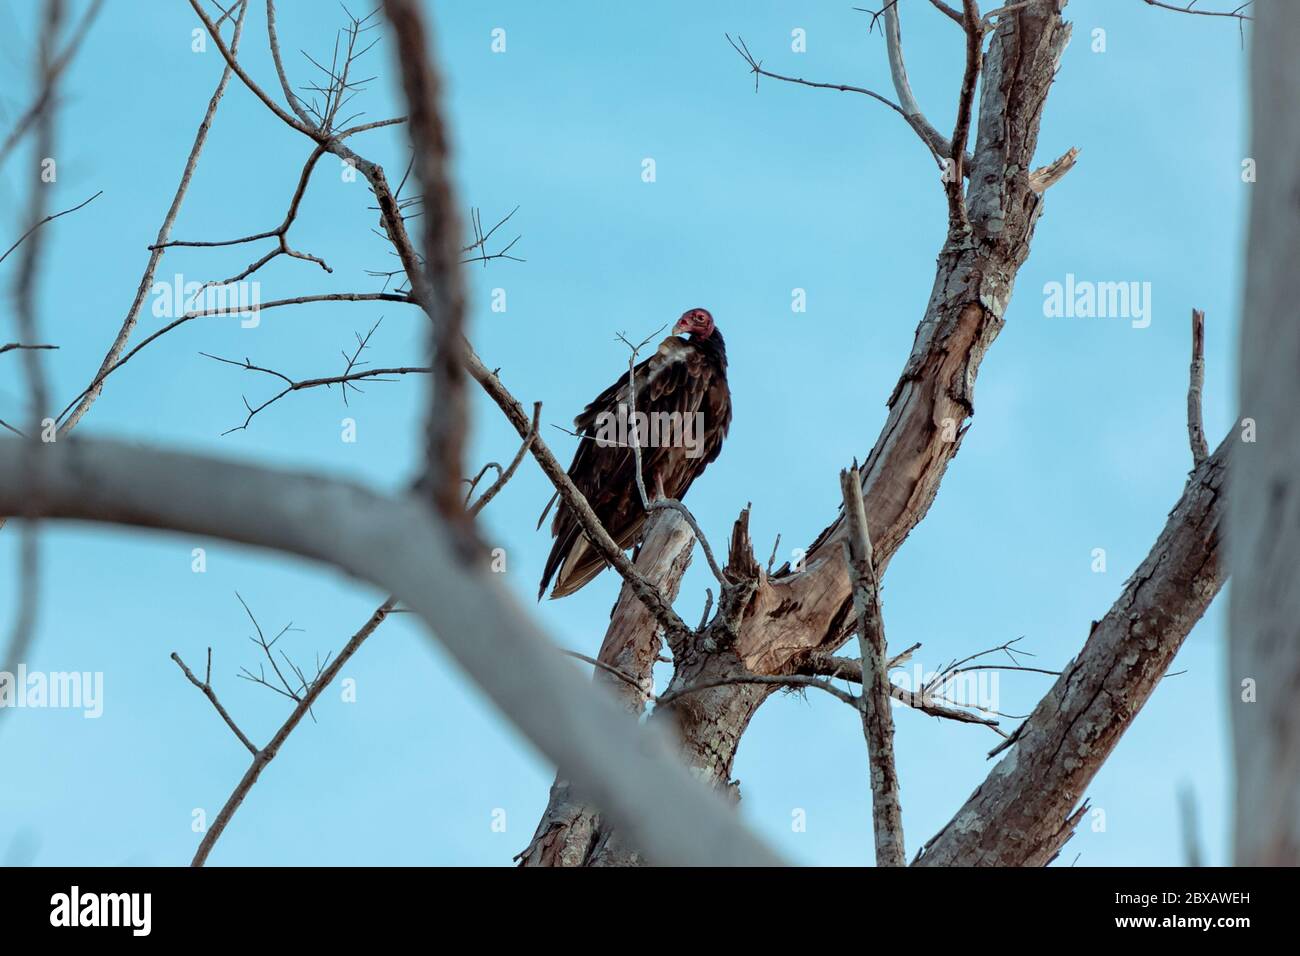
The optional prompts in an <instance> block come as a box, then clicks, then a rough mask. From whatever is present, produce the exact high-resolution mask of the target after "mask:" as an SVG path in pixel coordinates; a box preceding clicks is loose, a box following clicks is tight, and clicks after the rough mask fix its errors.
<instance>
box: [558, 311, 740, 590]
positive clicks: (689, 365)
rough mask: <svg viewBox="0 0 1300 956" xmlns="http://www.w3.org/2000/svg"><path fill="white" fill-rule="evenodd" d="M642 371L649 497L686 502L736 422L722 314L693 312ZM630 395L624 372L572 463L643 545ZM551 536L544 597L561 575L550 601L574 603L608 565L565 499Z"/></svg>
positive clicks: (577, 422) (596, 408)
mask: <svg viewBox="0 0 1300 956" xmlns="http://www.w3.org/2000/svg"><path fill="white" fill-rule="evenodd" d="M679 332H685V333H688V338H685V339H683V338H678V337H677V333H679ZM634 372H635V374H636V410H637V416H636V423H637V427H638V431H639V433H640V442H639V444H640V446H641V474H642V476H643V477H644V479H645V486H646V491H647V493H648V494H649V495H650V497H651V499H652V500H653V499H654V498H655V497H656V496H657V495H656V490H657V489H662V494H663V496H664V497H667V498H677V499H679V500H680V499H681V498H683V497H684V496H685V495H686V491H687V489H689V488H690V487H691V483H692V482H693V481H695V479H696V478H698V477H699V476H700V475H701V474H702V473H703V472H704V469H705V468H706V467H708V465H709V463H710V462H712V461H713V460H714V459H716V458H717V457H718V453H719V452H720V451H721V450H722V440H723V439H724V438H725V437H726V435H727V428H728V427H729V426H730V424H731V392H730V390H729V389H728V387H727V349H726V344H725V343H724V342H723V340H722V333H720V332H719V331H718V330H717V328H716V327H715V326H714V324H713V316H711V315H710V314H709V313H708V311H707V310H705V309H691V310H690V311H688V312H686V313H684V314H683V315H682V317H681V318H680V319H678V320H677V324H676V325H675V326H673V335H671V336H669V337H668V338H666V339H664V340H663V342H661V343H660V344H659V348H658V349H657V350H656V351H655V353H654V355H652V356H650V357H649V358H648V359H646V360H645V361H644V362H641V363H640V364H639V365H637V366H636V368H635V369H634ZM628 398H629V395H628V387H627V373H626V372H624V373H623V376H622V377H621V378H620V379H619V380H618V381H617V382H615V383H614V384H613V385H611V386H610V387H609V388H607V389H605V391H603V392H601V393H600V395H599V396H597V398H596V399H595V401H593V402H592V403H591V404H590V405H588V406H587V407H586V409H584V410H583V412H582V414H581V415H579V416H578V417H577V418H575V419H574V428H575V430H576V431H577V432H578V434H579V435H581V436H582V438H581V440H580V442H579V445H578V450H577V452H576V453H575V454H574V456H573V464H571V465H570V466H569V477H570V478H572V479H573V483H574V484H575V485H577V487H578V490H579V491H581V492H582V493H583V494H584V495H585V496H586V498H587V500H588V501H589V502H590V503H591V507H592V510H593V511H595V512H596V516H597V517H598V518H600V521H601V523H602V524H603V525H604V527H605V529H606V530H607V531H608V532H609V533H610V536H611V537H612V538H613V539H614V541H615V542H616V543H617V544H618V546H619V547H620V548H629V547H631V546H632V545H633V544H634V543H635V541H636V538H637V535H638V533H639V532H640V531H641V526H642V525H643V524H644V523H645V518H646V512H645V508H644V507H643V506H642V504H641V496H640V493H639V491H638V490H637V486H636V478H635V463H636V459H635V457H634V455H633V452H632V448H631V434H632V429H631V420H630V416H629V409H628ZM643 414H644V416H645V417H644V418H642V415H643ZM552 501H554V499H552ZM548 508H549V505H548ZM545 517H546V512H545V511H543V512H542V519H543V520H544V519H545ZM540 523H541V522H540V521H539V522H538V524H539V525H540ZM551 534H552V535H553V536H554V537H555V544H554V545H553V546H552V548H551V553H550V556H549V557H548V558H547V559H546V568H545V570H544V572H543V574H542V583H541V588H540V589H539V590H538V593H537V596H538V598H539V599H540V598H541V596H542V595H543V594H545V593H546V587H547V585H548V584H550V582H551V579H552V578H554V579H555V588H554V590H552V592H551V597H552V598H558V597H565V596H566V595H569V594H572V593H573V592H574V591H577V590H578V589H579V588H581V587H582V586H583V585H585V584H586V583H587V582H588V581H590V580H591V579H592V578H594V577H595V576H596V575H598V574H599V573H600V572H601V571H602V570H603V569H604V568H605V567H606V564H605V561H604V559H603V558H601V557H600V555H599V554H598V553H597V552H596V551H595V549H593V548H592V547H591V544H590V543H589V542H588V541H587V538H586V536H585V535H584V534H583V533H582V529H581V527H580V526H579V524H578V522H577V520H576V519H575V518H574V516H573V513H572V512H571V511H570V510H569V508H568V507H567V506H565V505H564V504H563V503H562V502H561V504H560V507H559V510H558V511H557V512H556V515H555V520H554V522H553V523H552V525H551Z"/></svg>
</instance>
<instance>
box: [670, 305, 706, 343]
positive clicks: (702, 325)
mask: <svg viewBox="0 0 1300 956" xmlns="http://www.w3.org/2000/svg"><path fill="white" fill-rule="evenodd" d="M682 332H690V333H691V334H692V335H698V336H699V337H700V338H702V339H707V338H708V337H709V336H710V335H712V334H713V316H712V315H710V314H709V310H708V309H687V310H686V311H685V312H683V313H682V317H681V318H680V319H678V320H677V324H676V325H674V326H673V335H678V334H680V333H682Z"/></svg>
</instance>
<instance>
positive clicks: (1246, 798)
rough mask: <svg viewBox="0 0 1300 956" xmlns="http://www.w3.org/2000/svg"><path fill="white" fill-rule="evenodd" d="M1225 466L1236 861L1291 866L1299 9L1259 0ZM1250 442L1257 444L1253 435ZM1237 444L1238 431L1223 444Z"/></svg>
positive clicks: (1295, 804) (1298, 399)
mask: <svg viewBox="0 0 1300 956" xmlns="http://www.w3.org/2000/svg"><path fill="white" fill-rule="evenodd" d="M1258 17H1259V19H1258V22H1257V23H1256V28H1255V32H1254V39H1253V41H1252V53H1253V57H1252V63H1251V73H1250V79H1251V82H1250V95H1251V148H1250V159H1251V160H1253V162H1254V163H1255V164H1257V168H1258V171H1259V179H1258V182H1256V183H1254V184H1253V185H1251V186H1249V188H1250V189H1251V191H1252V193H1251V205H1250V239H1249V244H1248V248H1247V254H1246V293H1245V302H1244V304H1243V307H1242V318H1241V363H1240V374H1239V375H1238V382H1239V385H1238V388H1239V390H1240V395H1239V401H1240V415H1241V416H1242V417H1241V420H1240V422H1239V423H1238V425H1239V427H1240V447H1239V448H1238V450H1237V451H1236V452H1234V455H1235V458H1234V461H1233V473H1232V488H1233V490H1232V541H1231V546H1232V565H1233V576H1234V578H1235V582H1234V584H1233V592H1232V606H1231V608H1230V611H1229V616H1230V622H1229V631H1230V639H1229V654H1228V676H1229V682H1230V687H1229V692H1230V693H1231V695H1232V696H1231V698H1230V699H1231V701H1232V729H1233V748H1234V750H1233V752H1234V755H1235V762H1236V804H1237V805H1236V828H1235V844H1236V847H1235V857H1236V862H1237V864H1238V865H1240V866H1269V865H1271V866H1296V865H1300V706H1297V704H1296V700H1297V696H1300V309H1298V308H1297V305H1296V303H1297V301H1300V273H1298V272H1297V269H1298V268H1300V165H1298V164H1297V162H1296V157H1297V156H1300V122H1297V121H1296V114H1295V109H1296V102H1297V100H1300V60H1297V58H1296V50H1297V49H1300V5H1298V4H1295V3H1289V2H1285V3H1284V2H1280V0H1264V2H1261V3H1260V4H1258ZM1256 438H1258V440H1256ZM1232 440H1234V441H1236V440H1237V436H1234V438H1233V439H1232Z"/></svg>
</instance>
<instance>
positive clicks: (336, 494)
mask: <svg viewBox="0 0 1300 956" xmlns="http://www.w3.org/2000/svg"><path fill="white" fill-rule="evenodd" d="M29 454H30V446H29V445H28V443H26V442H22V441H19V440H17V439H0V514H13V513H14V512H15V511H17V510H20V509H21V508H22V507H23V505H24V503H28V504H30V506H31V507H32V508H34V509H36V510H38V511H39V514H40V516H41V517H47V518H54V517H63V518H76V519H84V520H91V521H106V522H112V523H117V524H130V525H135V526H140V527H152V528H159V529H168V530H174V531H181V532H187V533H189V534H199V535H213V536H216V537H220V538H222V539H224V540H228V541H238V542H242V543H244V544H250V545H255V546H258V547H264V548H271V549H274V550H277V551H280V552H285V553H291V554H298V555H301V556H303V557H308V558H313V559H315V560H319V561H323V562H325V563H327V564H330V565H333V566H335V567H338V568H340V569H341V570H343V571H345V572H347V573H349V574H352V575H354V576H356V577H359V578H362V579H364V580H368V581H371V582H372V583H374V584H376V585H377V586H380V587H383V588H385V590H387V591H389V592H391V593H392V594H393V595H395V596H396V597H397V598H398V599H399V600H401V601H402V603H403V604H404V605H406V606H408V607H410V608H411V609H412V610H413V611H414V612H415V613H417V614H419V615H420V616H421V617H422V618H424V620H425V621H426V622H427V623H428V625H429V627H430V628H431V629H432V630H433V631H434V633H435V634H437V635H438V637H439V639H440V640H441V641H442V643H443V644H444V646H445V647H446V648H447V649H448V650H449V651H450V652H451V654H452V656H453V657H455V658H456V660H457V661H458V662H459V663H460V665H461V666H462V667H464V668H465V670H466V671H467V672H468V673H469V675H470V676H471V677H472V678H473V679H474V680H475V681H476V682H477V683H478V684H479V685H480V686H481V687H482V688H483V690H484V692H485V693H486V694H487V695H488V697H489V698H490V699H491V700H492V701H493V702H494V703H495V704H496V705H497V706H498V707H499V708H501V710H502V711H503V712H504V713H505V714H506V715H507V716H509V718H510V719H511V720H512V721H513V722H514V723H515V724H516V726H518V727H519V728H520V730H521V731H522V732H523V733H524V734H525V735H526V736H527V737H528V738H529V739H530V740H532V741H533V743H534V744H535V745H536V746H537V747H538V748H539V749H540V750H541V751H542V752H543V753H545V754H546V755H547V756H548V757H550V758H551V759H552V760H554V761H555V762H556V763H557V764H558V765H559V767H560V769H561V772H563V773H564V774H565V775H566V776H567V777H568V778H569V779H572V780H573V781H574V782H575V784H576V785H577V786H579V787H580V788H581V789H582V791H583V792H584V793H586V794H589V795H590V798H591V799H592V800H593V802H594V803H595V804H596V805H597V806H599V807H600V808H601V809H602V811H603V812H605V813H608V814H609V815H610V817H611V819H613V820H614V821H615V822H616V823H617V824H618V825H619V827H620V828H621V829H622V831H623V832H624V833H626V834H627V836H628V838H629V840H630V842H631V843H632V844H634V845H636V846H639V847H643V848H647V849H649V850H651V851H652V853H653V857H654V860H655V861H656V862H659V863H662V864H667V865H704V864H708V865H713V866H728V865H732V866H734V865H751V866H752V865H772V864H777V863H779V862H781V861H780V858H779V857H777V856H776V855H775V854H773V853H772V852H771V851H770V850H768V849H767V847H766V846H764V845H763V844H762V843H761V842H760V841H759V840H758V839H757V838H756V837H754V836H752V835H751V834H750V833H749V832H748V830H747V829H746V828H745V827H744V826H743V825H742V824H741V822H740V821H739V819H738V818H737V817H736V815H735V814H734V812H733V811H732V810H731V809H730V808H729V807H727V806H725V805H724V804H723V803H722V801H721V800H719V798H718V797H717V796H716V795H715V794H712V793H710V792H708V791H707V790H705V789H704V788H702V787H701V785H700V783H699V782H698V781H696V780H695V779H693V778H692V777H691V775H690V774H689V773H688V772H687V770H686V769H685V768H684V767H683V766H682V765H681V763H680V761H679V760H678V758H677V757H676V754H675V748H674V747H673V745H672V744H671V743H670V741H669V739H668V737H667V736H666V735H665V734H664V733H663V732H662V731H661V730H659V729H658V728H654V727H638V726H637V725H636V724H635V722H633V721H632V720H630V719H629V718H628V717H627V715H626V714H622V713H621V712H620V710H619V708H618V707H617V706H616V705H615V704H614V703H613V702H611V701H610V700H609V699H608V696H607V695H603V694H597V693H593V691H592V690H591V689H590V686H589V684H588V682H587V681H586V680H585V679H584V678H583V676H582V675H581V674H579V673H577V672H576V671H575V670H574V669H573V667H572V665H571V664H569V663H568V661H566V660H565V659H564V657H563V656H562V655H561V654H560V653H558V652H557V650H556V649H555V646H554V645H553V644H552V643H551V642H550V640H549V638H547V637H546V635H545V634H543V633H542V632H541V631H540V629H539V628H538V627H537V626H536V625H535V624H533V623H532V621H531V620H530V619H529V618H528V616H527V615H526V614H525V613H524V611H523V609H522V608H521V607H520V606H519V605H518V604H517V603H516V602H515V599H514V597H513V595H512V594H511V593H510V591H509V589H508V588H507V587H506V585H504V584H503V583H502V582H501V581H500V580H499V579H500V575H494V574H492V573H491V572H490V571H488V570H487V568H486V562H485V560H484V559H483V557H481V556H480V557H478V558H476V559H474V560H471V561H468V562H467V561H466V560H465V555H464V553H463V550H462V549H461V548H460V547H459V546H458V545H457V544H456V543H455V541H454V535H453V534H452V533H451V532H449V531H448V530H447V529H446V528H445V527H444V526H443V525H442V524H441V523H440V522H439V521H438V519H437V518H436V516H435V515H434V514H433V513H432V512H431V511H430V510H429V508H428V507H427V505H426V504H425V503H424V502H423V501H421V500H419V499H416V498H412V497H410V496H406V497H402V498H391V497H385V496H382V495H377V494H374V493H373V492H370V491H368V490H366V489H364V488H362V487H360V486H358V485H355V484H351V483H348V482H343V481H336V480H330V479H325V478H321V477H319V476H317V475H309V474H296V473H293V472H286V471H280V470H277V469H271V468H259V467H254V466H249V465H241V464H235V463H232V462H229V461H226V460H223V459H219V458H213V457H208V456H203V455H187V454H179V453H175V452H167V451H160V450H155V449H150V448H145V447H140V446H134V445H127V444H122V443H117V442H109V441H102V440H93V441H92V440H86V439H79V440H75V441H69V442H58V443H51V444H48V445H42V446H41V447H40V456H41V457H42V458H44V459H45V464H46V468H45V477H46V483H45V484H44V485H43V486H42V487H41V488H40V489H39V493H38V491H37V489H34V488H32V487H30V486H29V484H28V483H27V481H26V480H25V477H24V476H25V468H24V464H23V461H24V459H25V458H26V457H27V456H28V455H29ZM539 688H542V689H543V690H541V691H539ZM209 835H211V834H210V833H209Z"/></svg>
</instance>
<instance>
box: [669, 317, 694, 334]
mask: <svg viewBox="0 0 1300 956" xmlns="http://www.w3.org/2000/svg"><path fill="white" fill-rule="evenodd" d="M689 331H690V326H688V325H687V324H686V319H685V317H683V318H680V319H678V320H677V324H676V325H674V326H673V335H681V334H682V333H683V332H689Z"/></svg>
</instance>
